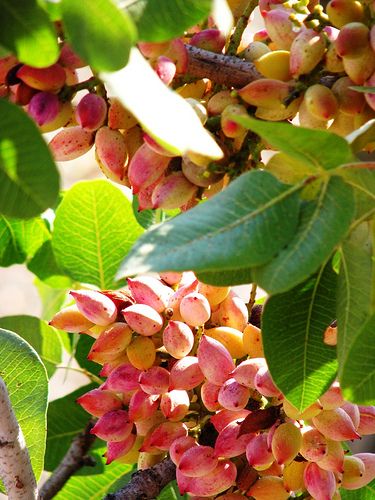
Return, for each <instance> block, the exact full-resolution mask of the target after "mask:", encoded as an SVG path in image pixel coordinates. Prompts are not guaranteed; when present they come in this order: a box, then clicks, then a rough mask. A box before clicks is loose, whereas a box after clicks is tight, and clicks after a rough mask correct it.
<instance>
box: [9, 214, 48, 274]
mask: <svg viewBox="0 0 375 500" xmlns="http://www.w3.org/2000/svg"><path fill="white" fill-rule="evenodd" d="M48 238H50V235H49V231H48V229H47V227H46V225H45V223H44V221H43V220H42V219H41V218H40V217H38V218H34V219H29V220H23V219H11V218H9V217H4V216H3V215H0V266H2V267H7V266H10V265H12V264H21V263H22V262H24V261H25V260H28V259H29V258H31V257H32V256H33V255H34V254H35V252H36V251H37V250H38V248H39V247H40V246H41V245H42V244H43V242H44V241H46V240H47V239H48Z"/></svg>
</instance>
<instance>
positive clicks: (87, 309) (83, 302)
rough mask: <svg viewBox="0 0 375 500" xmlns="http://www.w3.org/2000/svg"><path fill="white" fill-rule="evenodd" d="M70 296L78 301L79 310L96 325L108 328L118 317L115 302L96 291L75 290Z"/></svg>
mask: <svg viewBox="0 0 375 500" xmlns="http://www.w3.org/2000/svg"><path fill="white" fill-rule="evenodd" d="M69 294H70V295H71V296H72V297H73V298H74V300H75V301H76V305H77V308H78V310H79V311H80V312H81V313H82V314H83V315H84V316H85V317H86V318H87V319H88V320H90V321H92V322H93V323H95V324H96V325H102V326H107V325H109V324H110V323H113V322H114V321H115V320H116V317H117V309H116V306H115V304H114V302H113V301H112V300H111V299H109V298H108V297H106V296H105V295H103V294H102V293H100V292H96V291H95V290H74V291H70V292H69Z"/></svg>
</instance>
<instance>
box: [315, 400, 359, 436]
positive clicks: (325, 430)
mask: <svg viewBox="0 0 375 500" xmlns="http://www.w3.org/2000/svg"><path fill="white" fill-rule="evenodd" d="M312 421H313V424H314V426H315V427H316V428H317V429H318V430H319V431H320V432H321V433H322V434H324V435H325V436H327V437H328V438H329V439H332V440H333V441H345V440H347V439H358V438H360V435H359V434H358V433H357V431H356V430H355V427H354V424H353V422H352V419H351V418H350V417H349V415H348V414H347V413H346V412H345V411H344V410H342V409H341V408H336V409H334V410H323V411H322V412H320V413H319V415H317V416H316V417H313V419H312Z"/></svg>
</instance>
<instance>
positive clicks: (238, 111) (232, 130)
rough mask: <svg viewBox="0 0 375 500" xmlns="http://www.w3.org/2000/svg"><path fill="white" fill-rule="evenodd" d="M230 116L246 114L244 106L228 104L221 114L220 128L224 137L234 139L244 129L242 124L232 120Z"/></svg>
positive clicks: (240, 134) (241, 133)
mask: <svg viewBox="0 0 375 500" xmlns="http://www.w3.org/2000/svg"><path fill="white" fill-rule="evenodd" d="M232 116H240V117H241V116H243V117H246V116H248V114H247V110H246V108H245V106H243V105H242V104H228V106H226V107H225V108H224V109H223V112H222V114H221V121H220V125H221V130H222V131H223V134H224V135H225V136H226V137H229V138H231V139H234V138H235V137H240V136H242V135H243V134H244V132H245V131H246V129H245V127H244V126H243V125H240V124H239V123H237V122H235V121H233V120H232Z"/></svg>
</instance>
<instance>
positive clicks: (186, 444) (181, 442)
mask: <svg viewBox="0 0 375 500" xmlns="http://www.w3.org/2000/svg"><path fill="white" fill-rule="evenodd" d="M197 446H198V443H197V442H196V440H195V439H194V438H193V437H191V436H183V437H179V438H177V439H175V440H174V441H173V443H172V444H171V447H170V448H169V456H170V458H171V460H172V462H173V463H174V464H175V465H177V466H178V465H179V463H180V460H181V457H182V456H183V455H184V453H185V451H187V450H190V449H191V448H193V447H197Z"/></svg>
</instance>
